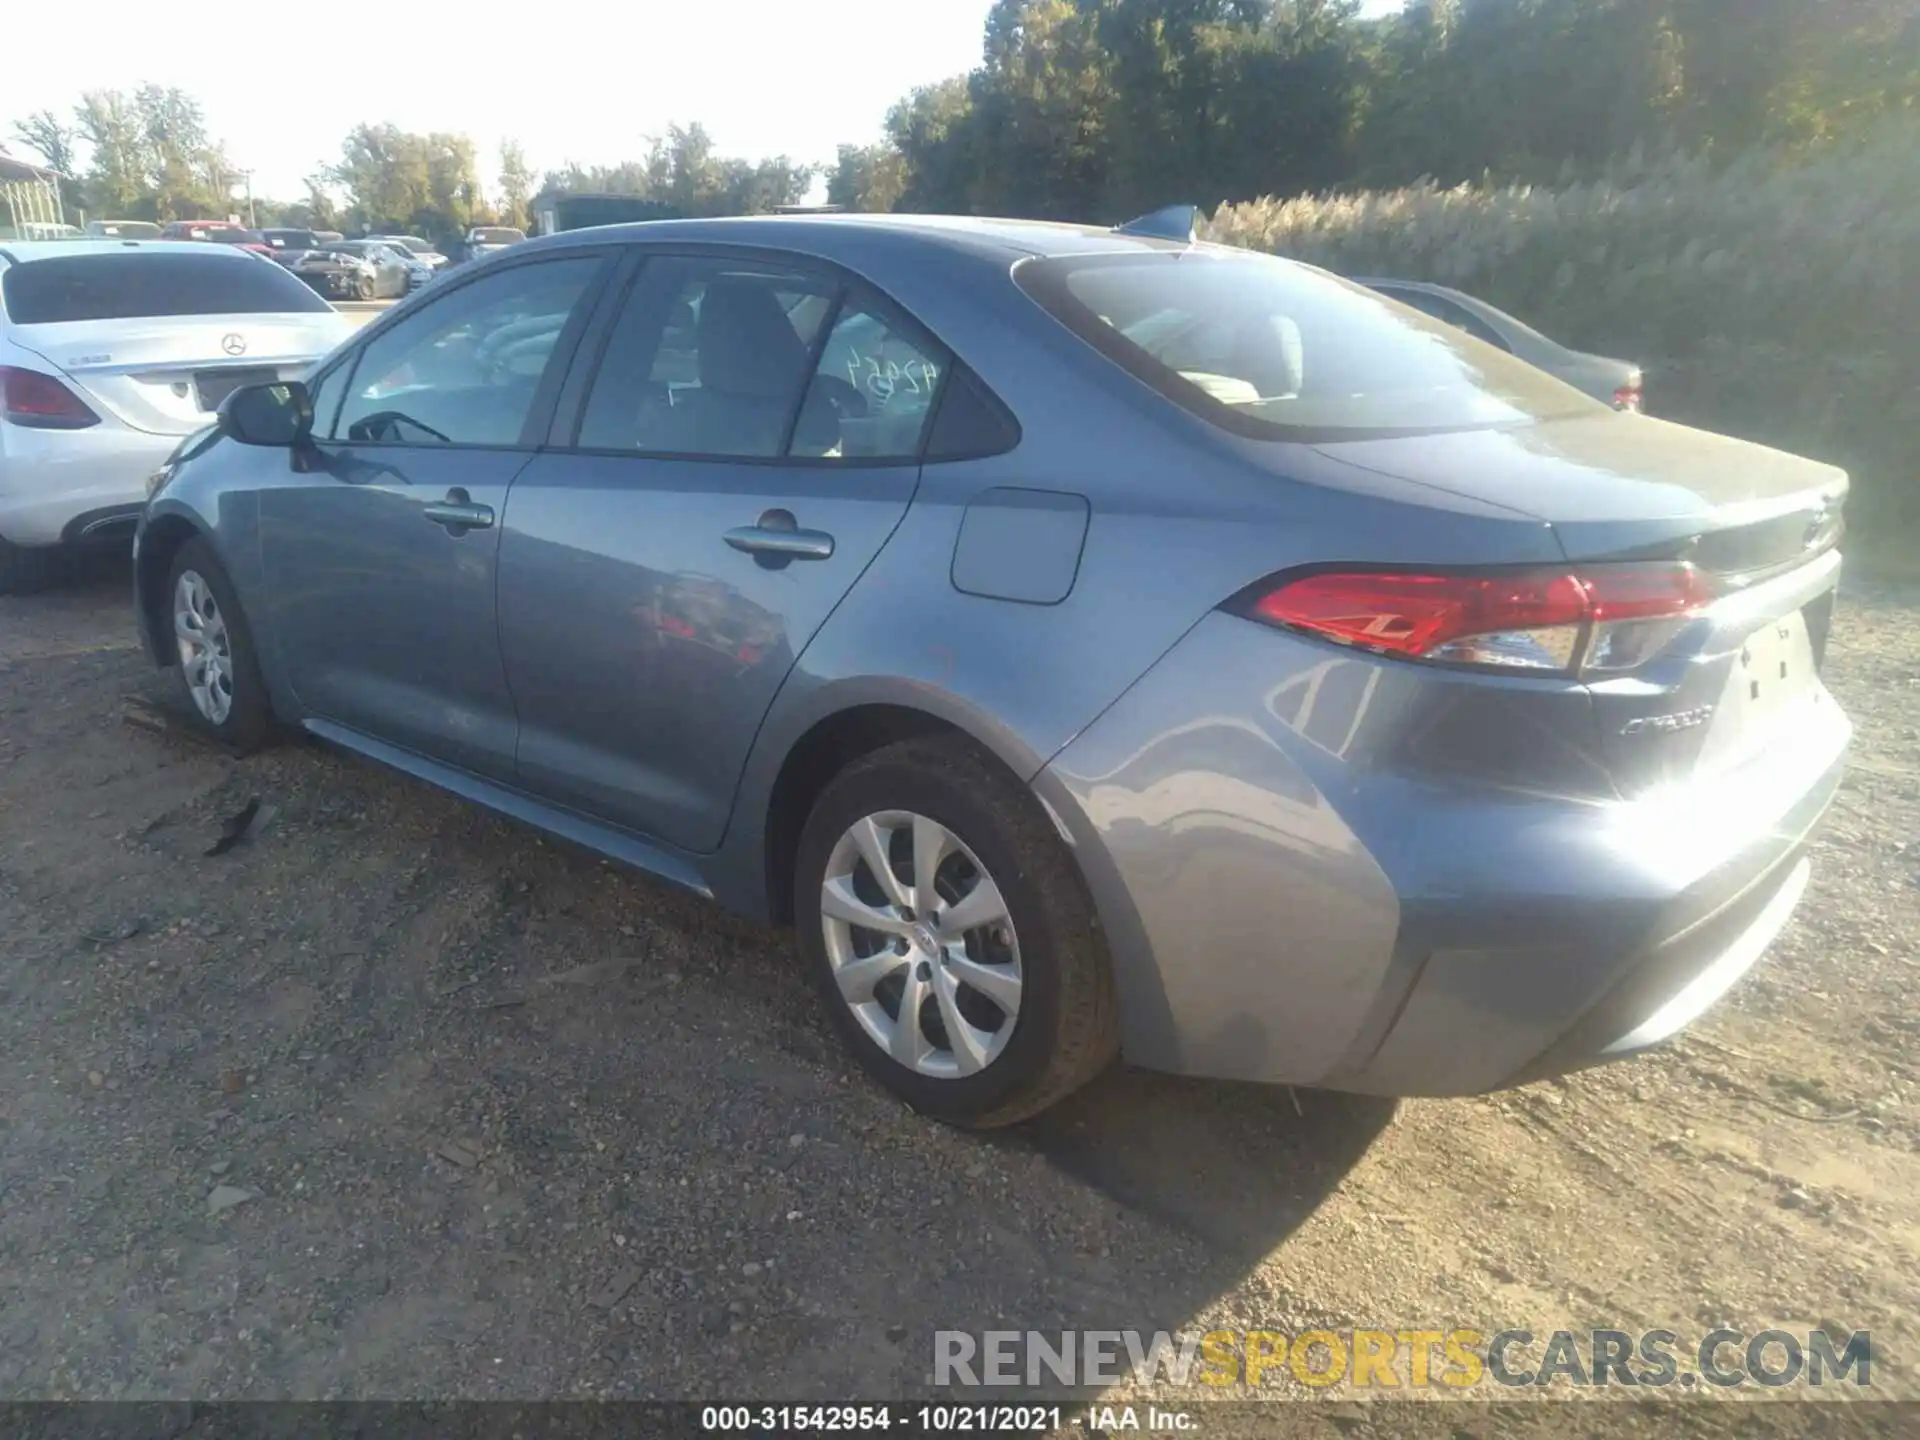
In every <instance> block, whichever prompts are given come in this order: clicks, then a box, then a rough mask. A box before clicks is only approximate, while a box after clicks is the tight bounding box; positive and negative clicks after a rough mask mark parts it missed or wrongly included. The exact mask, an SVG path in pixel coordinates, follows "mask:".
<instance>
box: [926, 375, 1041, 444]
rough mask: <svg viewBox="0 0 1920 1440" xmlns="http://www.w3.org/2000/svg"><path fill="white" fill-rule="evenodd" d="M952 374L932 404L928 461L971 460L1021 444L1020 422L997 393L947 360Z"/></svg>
mask: <svg viewBox="0 0 1920 1440" xmlns="http://www.w3.org/2000/svg"><path fill="white" fill-rule="evenodd" d="M950 369H951V373H950V374H949V375H948V376H947V383H946V386H945V388H944V389H942V390H941V392H940V399H939V402H938V404H937V406H936V407H935V413H934V417H933V430H932V433H931V434H929V435H928V436H927V448H926V455H925V458H926V459H928V460H973V459H978V458H980V457H982V456H986V455H1004V454H1005V453H1006V452H1007V451H1009V450H1011V449H1013V447H1014V446H1016V445H1018V444H1019V443H1020V422H1019V421H1017V420H1015V419H1014V418H1013V415H1012V414H1011V413H1010V412H1009V411H1008V409H1007V407H1006V406H1005V405H1004V404H1002V403H1001V401H1000V399H999V397H998V396H996V395H995V394H994V393H993V392H992V391H990V390H988V389H987V387H986V385H985V384H983V383H982V382H981V380H980V378H979V377H978V376H977V375H975V374H974V373H973V372H972V371H971V370H969V369H967V367H966V366H964V365H961V364H957V363H952V362H950Z"/></svg>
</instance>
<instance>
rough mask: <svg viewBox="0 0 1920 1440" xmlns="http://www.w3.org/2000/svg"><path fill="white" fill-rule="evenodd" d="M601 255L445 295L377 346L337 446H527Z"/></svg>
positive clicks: (365, 362)
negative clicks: (541, 395)
mask: <svg viewBox="0 0 1920 1440" xmlns="http://www.w3.org/2000/svg"><path fill="white" fill-rule="evenodd" d="M599 267H600V261H599V259H598V258H597V257H592V256H582V257H576V258H570V259H565V260H547V261H542V262H541V263H539V264H535V265H516V266H513V267H512V268H510V269H506V270H501V271H497V272H495V273H494V274H491V275H488V276H486V277H484V278H483V279H480V280H476V281H474V282H473V283H471V284H468V285H462V286H460V287H458V288H457V289H454V290H450V291H448V292H447V293H446V294H444V295H442V296H440V297H439V298H438V299H437V300H435V301H434V302H433V303H432V304H429V305H427V306H425V307H423V308H422V309H419V310H416V311H415V312H414V313H413V314H411V315H409V316H408V317H407V318H406V319H404V320H402V321H401V322H400V323H399V324H397V325H395V326H394V327H393V328H392V329H390V330H387V331H386V332H384V333H383V334H381V335H378V336H376V337H375V338H374V339H373V340H371V341H369V342H368V344H367V346H366V348H365V349H364V350H362V351H361V353H360V358H359V362H358V364H357V365H356V366H355V368H354V373H353V380H352V382H351V384H350V386H349V388H348V391H347V395H346V398H345V400H344V401H343V402H342V404H341V406H340V413H339V418H338V419H337V420H336V421H335V422H334V425H333V429H332V431H331V434H332V437H333V438H334V439H337V440H349V441H360V442H378V443H386V444H401V445H493V446H506V445H517V444H519V442H520V435H521V432H522V430H523V429H524V428H525V426H526V423H527V419H528V417H529V416H530V415H531V414H532V412H533V403H534V397H535V395H536V393H537V392H538V390H539V387H540V380H541V377H542V376H543V375H544V374H545V373H546V369H547V365H548V363H549V362H550V361H551V360H552V358H553V352H554V347H555V346H556V345H557V344H558V342H559V339H560V334H561V331H562V330H564V329H565V327H566V324H567V321H568V319H569V318H570V317H571V316H572V314H573V311H574V309H575V307H577V306H578V305H579V303H580V301H581V297H582V296H584V295H585V294H586V293H587V290H588V287H589V286H590V285H591V284H592V283H593V280H594V277H595V275H596V273H597V272H598V270H599Z"/></svg>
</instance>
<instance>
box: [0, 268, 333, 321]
mask: <svg viewBox="0 0 1920 1440" xmlns="http://www.w3.org/2000/svg"><path fill="white" fill-rule="evenodd" d="M0 300H4V302H5V309H6V313H7V315H8V316H10V317H11V318H12V320H13V322H14V323H15V324H16V325H58V324H62V323H65V322H67V321H73V320H130V319H134V318H136V317H144V316H150V315H271V314H276V313H285V312H289V311H295V312H307V311H324V310H330V309H331V308H332V307H331V306H329V305H328V304H327V302H326V301H324V300H322V299H321V298H320V297H319V296H318V295H316V294H314V293H313V291H311V290H309V289H308V288H307V287H306V286H305V285H303V284H301V283H300V282H299V281H298V280H296V279H294V278H293V276H291V275H289V274H288V273H287V272H286V271H285V270H283V269H282V268H281V267H280V266H278V265H268V264H262V263H261V262H260V261H258V260H254V259H249V258H248V257H246V256H243V255H220V254H211V255H183V254H178V253H172V254H169V253H155V252H153V251H142V252H132V251H129V252H125V253H119V254H114V253H109V254H105V255H62V256H59V257H58V258H56V259H50V260H34V261H30V262H29V263H27V264H24V265H15V266H13V267H12V268H10V269H8V270H7V271H6V272H5V273H4V274H0Z"/></svg>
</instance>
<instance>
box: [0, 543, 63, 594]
mask: <svg viewBox="0 0 1920 1440" xmlns="http://www.w3.org/2000/svg"><path fill="white" fill-rule="evenodd" d="M70 558H71V557H70V556H69V555H68V554H67V552H66V550H65V549H64V548H63V547H61V546H58V545H45V546H41V545H15V544H13V543H11V542H10V541H7V540H0V595H33V594H37V593H38V592H39V591H42V590H45V589H48V588H49V587H51V586H53V585H56V584H58V583H59V582H60V581H62V580H64V579H66V578H67V575H68V573H69V565H68V561H69V560H70Z"/></svg>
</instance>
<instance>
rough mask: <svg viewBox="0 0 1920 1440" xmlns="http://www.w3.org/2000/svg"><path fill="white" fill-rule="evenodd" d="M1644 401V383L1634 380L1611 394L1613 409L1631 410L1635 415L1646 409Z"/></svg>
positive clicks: (1645, 396) (1645, 393)
mask: <svg viewBox="0 0 1920 1440" xmlns="http://www.w3.org/2000/svg"><path fill="white" fill-rule="evenodd" d="M1646 399H1647V391H1646V382H1645V381H1644V380H1639V379H1635V380H1634V381H1633V382H1632V383H1630V384H1627V385H1622V386H1621V387H1620V388H1619V389H1618V390H1616V391H1614V392H1613V408H1614V409H1616V410H1631V411H1633V412H1634V414H1636V415H1637V414H1639V413H1640V412H1641V411H1642V410H1643V409H1645V408H1646Z"/></svg>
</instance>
